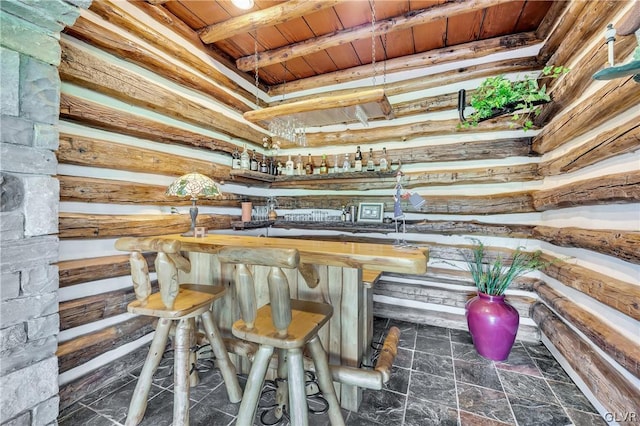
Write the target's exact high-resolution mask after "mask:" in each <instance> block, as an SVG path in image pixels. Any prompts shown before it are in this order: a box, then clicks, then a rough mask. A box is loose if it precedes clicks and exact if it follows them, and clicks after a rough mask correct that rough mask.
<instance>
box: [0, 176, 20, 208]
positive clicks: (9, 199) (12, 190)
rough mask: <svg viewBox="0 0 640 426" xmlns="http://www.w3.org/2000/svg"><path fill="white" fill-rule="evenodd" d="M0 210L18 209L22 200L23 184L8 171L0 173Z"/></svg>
mask: <svg viewBox="0 0 640 426" xmlns="http://www.w3.org/2000/svg"><path fill="white" fill-rule="evenodd" d="M0 185H1V186H2V195H0V211H1V212H11V211H14V210H18V209H19V208H20V207H21V206H22V203H23V201H24V184H23V183H22V180H21V179H20V178H19V177H18V176H15V175H12V174H9V173H0Z"/></svg>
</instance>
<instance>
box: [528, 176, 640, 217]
mask: <svg viewBox="0 0 640 426" xmlns="http://www.w3.org/2000/svg"><path fill="white" fill-rule="evenodd" d="M532 196H533V205H534V207H535V209H536V210H537V211H546V210H554V209H560V208H565V207H575V206H593V205H600V204H625V203H637V202H638V201H640V172H630V173H618V174H613V175H606V176H598V177H597V178H593V179H588V180H583V181H578V182H573V183H570V184H567V185H562V186H559V187H557V188H552V189H545V190H541V191H535V192H533V194H532Z"/></svg>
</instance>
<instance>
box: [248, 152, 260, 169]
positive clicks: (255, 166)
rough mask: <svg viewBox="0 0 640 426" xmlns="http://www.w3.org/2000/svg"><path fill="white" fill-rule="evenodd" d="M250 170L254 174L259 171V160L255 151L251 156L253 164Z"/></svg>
mask: <svg viewBox="0 0 640 426" xmlns="http://www.w3.org/2000/svg"><path fill="white" fill-rule="evenodd" d="M249 170H251V171H253V172H257V171H258V159H257V158H256V150H255V149H254V150H253V155H252V156H251V162H250V165H249Z"/></svg>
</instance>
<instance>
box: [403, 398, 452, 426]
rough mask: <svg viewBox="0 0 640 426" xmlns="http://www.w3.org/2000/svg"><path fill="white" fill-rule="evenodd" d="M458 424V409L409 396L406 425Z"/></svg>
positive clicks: (435, 425) (440, 425)
mask: <svg viewBox="0 0 640 426" xmlns="http://www.w3.org/2000/svg"><path fill="white" fill-rule="evenodd" d="M457 424H458V410H455V409H453V408H451V407H447V406H446V405H442V404H437V403H433V402H431V403H429V404H425V403H424V401H421V400H419V399H416V398H411V397H409V399H408V401H407V410H406V413H405V416H404V425H405V426H456V425H457Z"/></svg>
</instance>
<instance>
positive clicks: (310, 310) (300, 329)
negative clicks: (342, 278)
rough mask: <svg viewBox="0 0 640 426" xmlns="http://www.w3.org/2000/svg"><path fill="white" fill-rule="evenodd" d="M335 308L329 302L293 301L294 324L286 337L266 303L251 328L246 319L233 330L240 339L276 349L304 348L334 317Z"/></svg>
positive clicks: (292, 320) (236, 323)
mask: <svg viewBox="0 0 640 426" xmlns="http://www.w3.org/2000/svg"><path fill="white" fill-rule="evenodd" d="M331 315H333V307H332V306H331V305H328V304H326V303H318V302H310V301H306V300H296V299H292V300H291V325H289V328H288V329H287V335H286V336H280V335H279V334H278V330H277V328H276V327H275V326H274V324H273V315H272V312H271V304H267V305H264V306H263V307H261V308H260V309H258V311H257V313H256V319H255V325H254V327H253V328H252V329H250V328H248V327H247V326H246V324H245V322H244V321H243V320H241V319H240V320H238V321H236V322H235V323H233V328H232V330H231V332H232V333H233V335H234V336H236V337H239V338H240V339H244V340H248V341H250V342H254V343H258V344H261V345H269V346H273V347H274V348H281V349H290V348H301V347H303V346H304V345H306V344H307V342H308V341H309V340H311V339H312V338H313V337H314V336H316V335H317V334H318V330H319V329H320V328H321V327H322V326H323V325H324V324H325V323H326V322H327V321H329V320H330V319H331Z"/></svg>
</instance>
